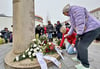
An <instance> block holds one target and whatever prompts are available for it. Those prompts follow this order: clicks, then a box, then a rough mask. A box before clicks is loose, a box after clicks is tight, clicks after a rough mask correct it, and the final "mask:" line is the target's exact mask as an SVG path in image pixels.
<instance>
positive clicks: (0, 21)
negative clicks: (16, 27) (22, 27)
mask: <svg viewBox="0 0 100 69" xmlns="http://www.w3.org/2000/svg"><path fill="white" fill-rule="evenodd" d="M12 23H13V20H12V17H11V16H5V15H3V14H0V31H1V30H3V29H4V28H5V27H7V28H8V30H10V31H12V27H11V25H12Z"/></svg>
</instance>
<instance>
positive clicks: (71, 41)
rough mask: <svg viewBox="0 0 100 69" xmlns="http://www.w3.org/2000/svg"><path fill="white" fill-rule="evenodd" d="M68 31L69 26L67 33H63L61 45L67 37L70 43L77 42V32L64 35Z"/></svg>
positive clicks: (67, 29)
mask: <svg viewBox="0 0 100 69" xmlns="http://www.w3.org/2000/svg"><path fill="white" fill-rule="evenodd" d="M68 31H69V28H66V33H63V35H62V40H61V43H60V47H61V46H62V45H63V43H64V40H65V39H67V41H68V42H69V43H70V44H75V42H76V33H75V32H73V33H72V34H71V35H69V36H67V37H64V35H65V34H67V33H68Z"/></svg>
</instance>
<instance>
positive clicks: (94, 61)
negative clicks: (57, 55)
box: [0, 43, 100, 69]
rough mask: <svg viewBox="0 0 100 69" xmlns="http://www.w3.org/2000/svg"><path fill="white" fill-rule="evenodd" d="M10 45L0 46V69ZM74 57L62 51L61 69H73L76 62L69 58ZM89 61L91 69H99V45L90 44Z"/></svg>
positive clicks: (55, 68)
mask: <svg viewBox="0 0 100 69" xmlns="http://www.w3.org/2000/svg"><path fill="white" fill-rule="evenodd" d="M11 48H12V44H10V43H9V44H4V45H0V69H5V68H4V57H5V55H6V54H7V53H8V52H9V51H10V50H11ZM74 56H76V55H68V54H67V53H66V52H65V51H64V57H65V59H64V61H63V60H60V62H61V63H62V69H75V67H74V66H75V65H76V64H78V63H77V62H75V61H73V60H72V59H71V58H72V57H74ZM89 61H90V65H91V69H100V43H92V44H91V45H90V47H89ZM49 69H58V68H57V67H56V66H55V65H53V66H52V67H49Z"/></svg>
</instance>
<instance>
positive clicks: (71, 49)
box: [60, 26, 76, 55]
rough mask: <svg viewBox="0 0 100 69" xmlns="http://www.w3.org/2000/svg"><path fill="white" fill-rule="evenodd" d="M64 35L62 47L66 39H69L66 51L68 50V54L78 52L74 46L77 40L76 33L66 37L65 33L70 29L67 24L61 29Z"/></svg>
mask: <svg viewBox="0 0 100 69" xmlns="http://www.w3.org/2000/svg"><path fill="white" fill-rule="evenodd" d="M60 31H61V33H62V34H63V35H62V40H61V43H60V47H62V45H63V43H64V40H65V39H67V41H68V45H67V44H66V51H67V52H68V54H70V55H71V54H75V53H76V48H75V47H74V45H75V41H76V33H75V32H73V34H72V35H70V36H67V37H64V35H66V34H67V33H68V31H69V28H66V27H65V26H62V27H61V29H60Z"/></svg>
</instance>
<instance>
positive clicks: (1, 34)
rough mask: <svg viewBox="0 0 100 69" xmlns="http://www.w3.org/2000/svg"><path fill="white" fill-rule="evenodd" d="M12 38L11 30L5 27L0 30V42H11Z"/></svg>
mask: <svg viewBox="0 0 100 69" xmlns="http://www.w3.org/2000/svg"><path fill="white" fill-rule="evenodd" d="M12 38H13V37H12V32H11V31H9V30H8V28H7V27H5V28H4V29H3V30H1V31H0V44H4V43H8V42H12V41H13V39H12Z"/></svg>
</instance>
